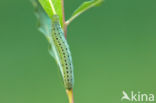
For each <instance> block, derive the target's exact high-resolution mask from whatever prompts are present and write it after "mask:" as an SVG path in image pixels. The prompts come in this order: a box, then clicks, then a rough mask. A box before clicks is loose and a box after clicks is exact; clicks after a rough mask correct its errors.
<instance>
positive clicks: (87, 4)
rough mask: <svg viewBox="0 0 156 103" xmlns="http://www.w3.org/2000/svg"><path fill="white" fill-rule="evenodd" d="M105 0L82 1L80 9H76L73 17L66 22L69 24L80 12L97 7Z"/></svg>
mask: <svg viewBox="0 0 156 103" xmlns="http://www.w3.org/2000/svg"><path fill="white" fill-rule="evenodd" d="M102 2H103V0H91V1H87V2H84V3H82V4H81V5H80V6H79V8H78V9H76V10H75V11H74V13H73V15H72V17H71V18H70V19H69V20H68V21H67V22H66V23H67V24H69V23H70V22H71V21H73V20H74V19H75V18H76V17H78V16H79V15H80V14H82V13H83V12H85V11H87V10H88V9H90V8H92V7H95V6H97V5H99V4H101V3H102Z"/></svg>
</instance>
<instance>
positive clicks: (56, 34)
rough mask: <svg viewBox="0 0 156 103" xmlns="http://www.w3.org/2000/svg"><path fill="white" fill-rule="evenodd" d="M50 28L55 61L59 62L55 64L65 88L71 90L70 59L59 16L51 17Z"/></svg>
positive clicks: (71, 71) (71, 67)
mask: <svg viewBox="0 0 156 103" xmlns="http://www.w3.org/2000/svg"><path fill="white" fill-rule="evenodd" d="M51 27H52V28H51V29H52V30H51V31H52V33H51V37H52V39H51V42H52V44H53V47H52V49H53V52H54V54H55V59H56V61H59V62H57V63H58V65H59V67H60V70H61V73H62V76H63V79H64V85H65V88H66V89H72V87H73V82H74V79H73V78H74V76H73V64H72V58H71V53H70V49H69V46H68V43H67V40H66V39H65V36H64V32H63V30H62V28H61V25H60V22H59V16H57V15H54V16H53V17H52V26H51Z"/></svg>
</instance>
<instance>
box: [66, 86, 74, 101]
mask: <svg viewBox="0 0 156 103" xmlns="http://www.w3.org/2000/svg"><path fill="white" fill-rule="evenodd" d="M66 93H67V96H68V100H69V103H74V96H73V89H70V90H69V89H67V90H66Z"/></svg>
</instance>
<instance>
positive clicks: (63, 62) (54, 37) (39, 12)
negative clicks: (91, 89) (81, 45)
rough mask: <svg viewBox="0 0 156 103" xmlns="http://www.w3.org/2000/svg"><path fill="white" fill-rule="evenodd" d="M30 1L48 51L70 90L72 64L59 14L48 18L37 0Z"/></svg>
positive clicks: (72, 81)
mask: <svg viewBox="0 0 156 103" xmlns="http://www.w3.org/2000/svg"><path fill="white" fill-rule="evenodd" d="M32 3H33V6H34V8H35V14H36V17H37V19H38V20H39V30H40V31H41V32H42V33H43V34H44V35H45V37H46V38H47V39H48V41H49V44H50V48H49V53H50V54H51V55H52V56H53V57H54V58H55V60H56V62H57V64H58V65H59V68H60V71H61V74H62V76H63V81H64V85H65V88H66V89H68V90H71V89H72V88H73V83H74V75H73V64H72V58H71V53H70V50H69V46H68V43H67V40H66V39H65V36H64V32H63V30H62V28H61V25H60V22H59V16H58V15H54V16H53V17H52V18H50V17H49V16H48V15H47V13H46V12H45V11H44V9H43V8H42V6H41V5H40V3H39V1H38V0H32Z"/></svg>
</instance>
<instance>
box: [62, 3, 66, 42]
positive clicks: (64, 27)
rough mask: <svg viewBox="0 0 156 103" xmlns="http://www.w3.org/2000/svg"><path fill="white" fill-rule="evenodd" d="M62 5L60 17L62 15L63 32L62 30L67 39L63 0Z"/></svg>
mask: <svg viewBox="0 0 156 103" xmlns="http://www.w3.org/2000/svg"><path fill="white" fill-rule="evenodd" d="M61 4H62V15H63V30H64V36H65V38H66V39H67V25H66V21H65V13H64V0H61Z"/></svg>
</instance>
